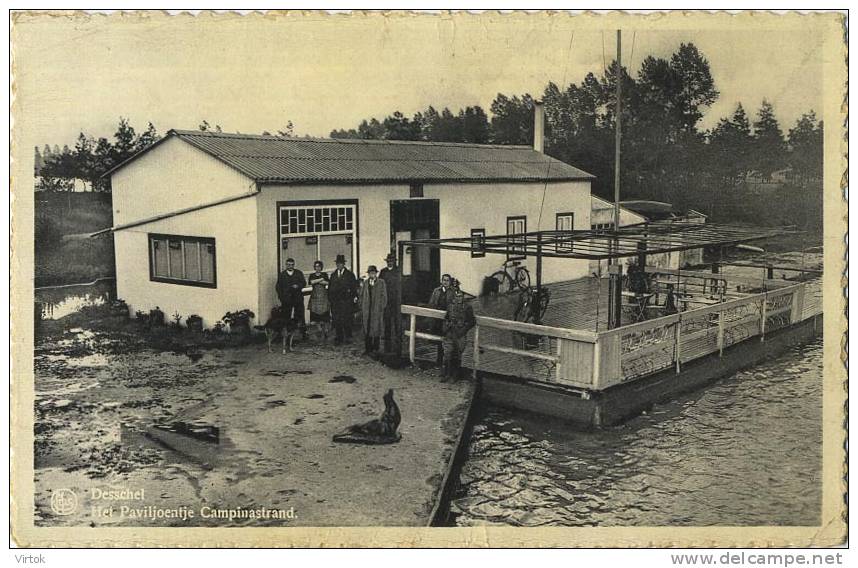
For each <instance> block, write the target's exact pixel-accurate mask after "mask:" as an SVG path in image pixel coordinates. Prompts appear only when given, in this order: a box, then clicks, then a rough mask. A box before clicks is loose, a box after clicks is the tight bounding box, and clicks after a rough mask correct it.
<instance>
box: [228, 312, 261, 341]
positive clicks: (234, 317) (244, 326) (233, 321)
mask: <svg viewBox="0 0 858 568" xmlns="http://www.w3.org/2000/svg"><path fill="white" fill-rule="evenodd" d="M255 317H256V314H254V313H253V311H251V310H249V309H247V308H245V309H243V310H238V311H237V312H227V313H226V314H224V316H223V322H224V323H225V324H227V325H228V326H229V332H230V333H241V334H245V335H249V334H250V320H252V319H253V318H255Z"/></svg>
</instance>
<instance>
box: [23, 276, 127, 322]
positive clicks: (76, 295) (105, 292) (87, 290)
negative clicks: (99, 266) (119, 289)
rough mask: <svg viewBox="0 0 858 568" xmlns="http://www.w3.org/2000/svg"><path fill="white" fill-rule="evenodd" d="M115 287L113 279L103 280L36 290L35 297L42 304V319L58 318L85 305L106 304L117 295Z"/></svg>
mask: <svg viewBox="0 0 858 568" xmlns="http://www.w3.org/2000/svg"><path fill="white" fill-rule="evenodd" d="M115 289H116V283H115V282H114V281H113V280H101V281H99V282H96V283H95V284H84V285H81V286H64V287H57V288H43V289H41V290H36V293H35V296H36V298H35V299H36V302H40V303H41V304H42V306H41V308H42V319H44V320H57V319H60V318H63V317H65V316H67V315H70V314H73V313H75V312H77V311H80V309H81V308H83V307H85V306H98V305H101V304H104V303H105V302H107V301H108V300H109V299H110V298H111V296H115Z"/></svg>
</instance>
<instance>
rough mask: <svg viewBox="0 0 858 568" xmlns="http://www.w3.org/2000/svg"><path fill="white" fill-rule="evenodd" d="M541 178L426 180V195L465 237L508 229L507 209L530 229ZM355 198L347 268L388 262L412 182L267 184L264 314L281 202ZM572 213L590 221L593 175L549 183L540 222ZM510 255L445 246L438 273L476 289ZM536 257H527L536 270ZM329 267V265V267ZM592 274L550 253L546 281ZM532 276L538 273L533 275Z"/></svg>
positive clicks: (450, 231)
mask: <svg viewBox="0 0 858 568" xmlns="http://www.w3.org/2000/svg"><path fill="white" fill-rule="evenodd" d="M544 187H545V185H544V184H542V183H532V184H426V185H424V189H423V194H424V199H438V200H439V201H440V218H441V219H440V227H439V228H440V237H441V238H447V237H467V236H470V231H471V229H476V228H484V229H485V230H486V234H489V235H491V234H505V233H506V218H507V216H514V215H526V216H527V229H528V231H535V230H537V220H538V217H539V210H540V204H541V202H542V196H543V188H544ZM348 199H357V200H358V233H359V234H358V247H357V249H358V252H357V255H358V258H357V266H356V268H355V267H350V268H352V269H354V270H355V272H356V274H358V276H360V275H363V274H364V273H365V271H366V267H367V266H368V265H370V264H375V265H377V266H379V267H381V266H383V265H384V257H385V256H386V255H387V253H388V251H389V250H390V201H391V200H398V199H409V186H408V185H393V184H391V185H304V186H299V185H289V186H287V185H277V186H273V185H272V186H269V185H266V186H263V187H262V190H261V193H260V195H259V197H258V198H257V200H258V209H257V215H258V221H257V222H258V226H259V233H258V238H259V241H258V248H257V250H258V259H259V279H260V285H259V300H258V305H259V307H260V310H261V311H262V313H267V312H268V310H270V309H271V308H272V307H273V306H274V305H276V303H277V298H276V294H275V291H274V285H275V283H276V282H277V272H278V270H279V267H278V257H277V248H278V246H279V243H278V236H279V234H278V227H277V203H278V202H283V201H286V202H295V201H313V200H348ZM557 212H573V213H575V228H576V229H577V228H579V227H589V226H590V225H589V224H590V184H589V182H564V183H552V184H549V185H548V188H547V191H546V193H545V206H544V211H543V220H542V228H543V229H554V226H555V225H554V223H555V213H557ZM505 259H506V257H504V256H501V255H494V254H491V255H486V257H485V258H471V255H470V253H468V252H458V251H441V272H442V273H444V272H449V273H451V274H453V275H455V276H456V277H457V278H459V279H460V280H461V281H462V284H463V286H464V289H465V290H466V291H468V292H470V293H473V294H478V293H479V292H480V291H481V288H482V279H483V277H485V276H489V275H491V274H492V273H493V272H495V271H496V270H498V268H499V267H500V265H501V263H502V262H503V261H504V260H505ZM534 263H535V261H534V259H528V260H527V261H525V263H524V264H525V265H527V266H528V268H529V269H530V270H531V271H533V270H534ZM325 268H326V270H330V269H331V268H332V267H325ZM586 274H587V262H586V261H578V260H561V259H545V262H544V266H543V275H544V281H545V282H546V283H548V282H556V281H559V280H567V279H572V278H578V277H581V276H584V275H586ZM533 277H534V278H535V274H533Z"/></svg>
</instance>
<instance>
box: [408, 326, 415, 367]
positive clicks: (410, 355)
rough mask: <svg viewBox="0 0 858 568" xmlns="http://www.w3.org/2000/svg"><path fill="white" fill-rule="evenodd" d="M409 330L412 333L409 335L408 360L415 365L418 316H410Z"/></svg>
mask: <svg viewBox="0 0 858 568" xmlns="http://www.w3.org/2000/svg"><path fill="white" fill-rule="evenodd" d="M408 329H409V330H410V332H411V333H409V334H408V358H409V359H410V360H411V364H412V365H413V364H414V360H415V359H416V358H417V314H410V315H409V323H408Z"/></svg>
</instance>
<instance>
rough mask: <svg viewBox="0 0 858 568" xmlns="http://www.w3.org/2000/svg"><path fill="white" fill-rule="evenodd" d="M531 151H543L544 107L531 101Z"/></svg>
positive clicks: (537, 102)
mask: <svg viewBox="0 0 858 568" xmlns="http://www.w3.org/2000/svg"><path fill="white" fill-rule="evenodd" d="M533 149H534V150H536V151H537V152H539V153H540V154H542V153H543V152H544V151H545V107H544V106H543V104H542V101H533Z"/></svg>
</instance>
